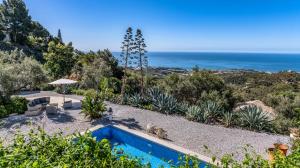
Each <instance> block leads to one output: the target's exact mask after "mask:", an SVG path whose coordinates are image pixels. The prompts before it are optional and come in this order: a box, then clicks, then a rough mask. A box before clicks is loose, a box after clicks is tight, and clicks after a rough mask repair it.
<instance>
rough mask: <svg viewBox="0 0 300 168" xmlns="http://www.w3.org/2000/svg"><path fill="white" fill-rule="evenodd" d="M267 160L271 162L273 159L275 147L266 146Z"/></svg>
mask: <svg viewBox="0 0 300 168" xmlns="http://www.w3.org/2000/svg"><path fill="white" fill-rule="evenodd" d="M268 155H269V161H270V162H273V161H274V159H275V148H268Z"/></svg>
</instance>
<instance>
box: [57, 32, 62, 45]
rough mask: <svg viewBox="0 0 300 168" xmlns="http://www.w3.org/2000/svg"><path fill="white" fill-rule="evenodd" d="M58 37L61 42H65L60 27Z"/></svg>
mask: <svg viewBox="0 0 300 168" xmlns="http://www.w3.org/2000/svg"><path fill="white" fill-rule="evenodd" d="M57 38H58V40H59V42H60V43H63V39H62V35H61V32H60V29H58V32H57Z"/></svg>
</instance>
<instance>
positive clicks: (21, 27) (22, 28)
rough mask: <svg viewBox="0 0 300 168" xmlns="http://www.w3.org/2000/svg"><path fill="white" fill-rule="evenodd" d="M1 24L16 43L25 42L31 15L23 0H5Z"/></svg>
mask: <svg viewBox="0 0 300 168" xmlns="http://www.w3.org/2000/svg"><path fill="white" fill-rule="evenodd" d="M0 9H1V10H0V14H1V17H0V18H1V19H0V26H1V28H2V29H3V31H4V32H5V33H7V34H8V35H9V36H10V38H11V41H12V42H14V43H21V44H22V43H24V42H25V41H26V37H27V35H28V33H29V31H30V25H31V17H30V16H29V14H28V10H27V9H26V6H25V3H24V2H23V1H22V0H4V1H3V4H1V8H0Z"/></svg>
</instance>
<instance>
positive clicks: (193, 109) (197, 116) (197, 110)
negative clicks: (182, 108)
mask: <svg viewBox="0 0 300 168" xmlns="http://www.w3.org/2000/svg"><path fill="white" fill-rule="evenodd" d="M207 117H208V115H207V113H206V114H205V113H204V111H203V110H202V109H201V107H199V106H190V107H189V108H188V110H187V112H186V118H187V119H188V120H192V121H197V122H202V123H205V122H206V120H207Z"/></svg>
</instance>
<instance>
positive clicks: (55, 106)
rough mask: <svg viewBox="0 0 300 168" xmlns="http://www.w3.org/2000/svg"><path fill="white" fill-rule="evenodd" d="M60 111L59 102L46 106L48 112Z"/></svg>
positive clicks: (55, 112)
mask: <svg viewBox="0 0 300 168" xmlns="http://www.w3.org/2000/svg"><path fill="white" fill-rule="evenodd" d="M57 112H58V104H57V103H52V104H48V105H47V106H46V114H57Z"/></svg>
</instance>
